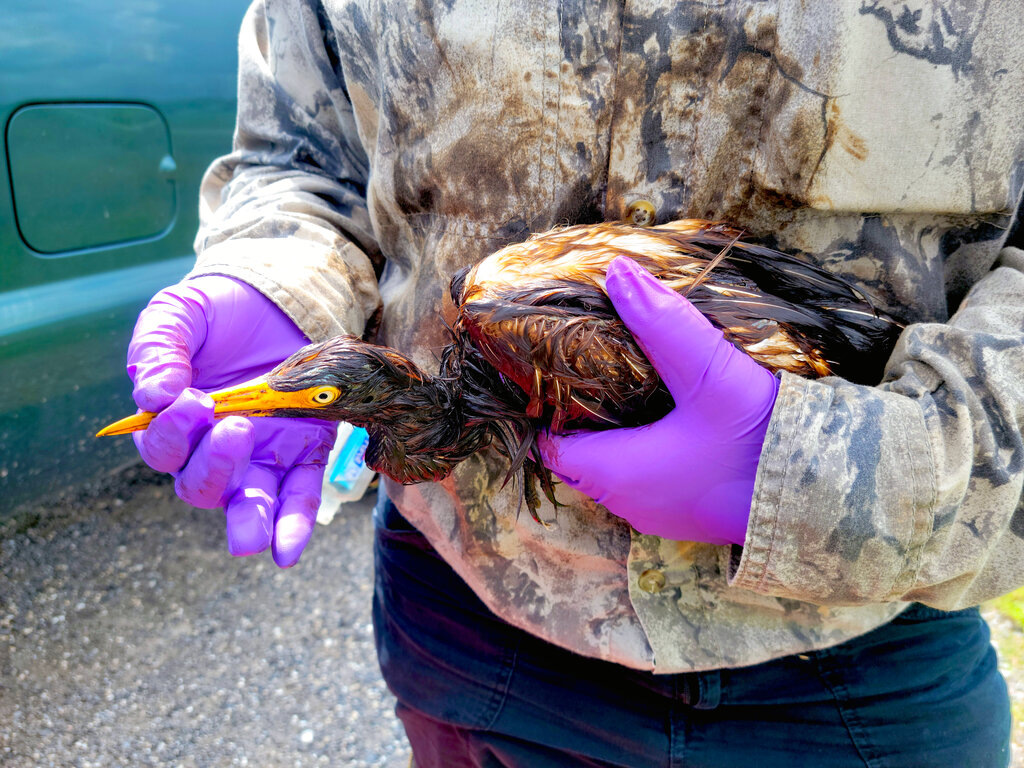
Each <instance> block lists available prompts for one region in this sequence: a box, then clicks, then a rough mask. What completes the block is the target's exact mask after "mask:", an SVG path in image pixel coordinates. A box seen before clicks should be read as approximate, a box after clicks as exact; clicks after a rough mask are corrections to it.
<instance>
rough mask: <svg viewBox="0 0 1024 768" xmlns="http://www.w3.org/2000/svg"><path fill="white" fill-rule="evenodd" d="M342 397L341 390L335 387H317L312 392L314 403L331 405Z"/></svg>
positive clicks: (311, 397) (310, 397)
mask: <svg viewBox="0 0 1024 768" xmlns="http://www.w3.org/2000/svg"><path fill="white" fill-rule="evenodd" d="M339 397H341V392H340V391H338V390H337V389H336V388H334V387H317V388H316V389H314V390H313V392H312V393H311V394H310V396H309V399H310V400H312V401H313V405H330V404H331V403H333V402H334V401H335V400H337V399H338V398H339Z"/></svg>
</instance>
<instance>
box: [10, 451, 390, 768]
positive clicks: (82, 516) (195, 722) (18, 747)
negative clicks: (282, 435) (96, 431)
mask: <svg viewBox="0 0 1024 768" xmlns="http://www.w3.org/2000/svg"><path fill="white" fill-rule="evenodd" d="M371 508H372V500H371V499H369V498H367V499H364V500H363V501H361V502H356V503H353V504H348V505H344V506H343V507H342V509H341V511H340V512H339V514H338V515H337V516H336V517H335V518H334V520H333V521H332V522H331V523H330V524H329V525H326V526H323V525H318V526H317V528H316V531H315V535H314V538H313V541H312V542H311V543H310V545H309V546H308V547H307V549H306V552H305V553H304V554H303V557H302V559H301V560H300V562H299V564H298V565H297V566H296V567H294V568H291V569H288V570H281V569H279V568H277V567H276V566H275V565H274V563H273V561H272V560H271V558H270V554H269V553H264V554H262V555H258V556H253V557H245V558H233V557H231V556H230V555H229V554H228V553H227V550H226V548H225V545H224V531H223V516H222V514H221V513H220V512H219V511H210V510H198V509H193V508H192V507H189V506H187V505H185V504H183V503H182V502H180V501H179V500H178V499H177V498H176V497H175V496H174V493H173V488H172V486H171V485H170V483H169V481H168V479H166V478H164V477H161V476H158V475H156V474H154V473H151V472H149V470H146V469H144V468H141V467H134V468H130V469H128V470H125V471H124V472H122V473H121V474H120V475H119V476H118V477H117V478H114V480H112V481H110V482H100V483H98V487H93V488H91V489H88V490H86V491H83V492H80V493H78V494H77V495H71V496H65V497H64V498H62V499H60V500H58V501H57V502H55V503H53V504H51V505H49V506H47V507H40V508H37V509H36V510H34V511H29V512H27V513H23V514H21V515H20V516H19V517H18V518H16V519H15V520H13V521H12V520H7V521H5V522H4V525H3V526H0V765H3V766H5V767H7V766H9V767H10V768H37V767H38V766H61V768H63V767H64V766H75V767H79V768H88V766H102V767H103V768H114V767H115V766H147V765H159V766H185V767H191V766H218V767H219V766H275V767H276V766H296V767H297V768H301V767H303V766H326V765H330V766H352V767H353V768H362V767H364V766H365V767H370V766H373V767H374V768H377V767H380V768H399V767H404V766H406V765H408V761H409V752H408V745H407V744H406V742H405V737H404V734H403V732H402V729H401V726H400V724H399V723H398V721H397V719H396V718H395V716H394V712H393V706H394V700H393V698H392V696H391V694H390V693H389V692H388V691H387V689H386V688H385V686H384V684H383V682H382V681H381V679H380V673H379V671H378V669H377V663H376V658H375V655H374V649H373V630H372V627H371V623H370V599H371V595H372V551H371V543H370V537H371V520H370V510H371Z"/></svg>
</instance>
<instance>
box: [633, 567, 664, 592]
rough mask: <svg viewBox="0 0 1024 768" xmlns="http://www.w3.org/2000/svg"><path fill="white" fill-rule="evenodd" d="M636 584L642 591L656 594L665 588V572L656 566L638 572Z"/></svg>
mask: <svg viewBox="0 0 1024 768" xmlns="http://www.w3.org/2000/svg"><path fill="white" fill-rule="evenodd" d="M636 584H637V586H638V587H640V589H642V590H643V591H644V592H648V593H650V594H652V595H656V594H658V593H659V592H661V590H663V589H664V588H665V574H664V573H663V572H661V571H659V570H658V569H657V568H648V569H647V570H646V571H644V572H643V573H641V574H640V576H639V578H638V579H637V580H636Z"/></svg>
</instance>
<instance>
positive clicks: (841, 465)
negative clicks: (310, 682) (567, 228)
mask: <svg viewBox="0 0 1024 768" xmlns="http://www.w3.org/2000/svg"><path fill="white" fill-rule="evenodd" d="M1022 10H1024V9H1022V7H1021V4H1020V3H1019V2H1012V1H1011V0H992V2H990V3H986V4H984V5H982V6H973V5H970V4H952V3H942V2H938V1H937V0H910V1H909V2H902V1H901V2H889V1H888V0H872V1H871V2H858V3H853V2H841V3H824V4H823V3H817V4H807V3H802V2H796V0H779V1H778V2H770V3H765V2H740V1H738V0H736V1H734V2H722V3H693V2H667V1H662V0H652V2H650V3H645V4H643V5H642V7H634V4H631V3H627V4H620V3H606V2H583V3H532V2H525V1H524V2H519V3H495V4H490V5H486V6H481V5H479V4H476V3H471V2H468V0H450V1H448V2H444V3H431V2H424V3H416V4H412V3H361V2H356V1H355V0H352V1H349V0H322V1H321V2H313V1H312V0H257V1H256V2H255V3H254V4H253V5H252V7H251V8H250V10H249V12H248V13H247V15H246V17H245V21H244V24H243V27H242V32H241V36H240V49H239V50H240V85H239V104H238V122H237V130H236V136H235V147H234V151H233V152H232V153H231V154H229V155H227V156H225V157H223V158H221V159H219V160H218V161H216V162H215V163H214V164H213V166H212V167H211V168H210V170H209V171H208V173H207V175H206V177H205V179H204V182H203V186H202V190H201V212H202V224H201V230H200V232H199V234H198V237H197V240H196V249H197V253H198V258H197V263H196V267H195V269H194V270H193V271H192V272H191V273H190V275H188V277H187V278H186V279H184V280H183V281H182V282H181V283H179V284H178V285H176V286H172V287H170V288H168V289H166V290H164V291H162V292H160V293H159V294H158V295H157V296H156V297H155V298H154V300H153V302H152V303H151V304H150V306H149V307H148V308H147V309H146V310H145V311H144V312H143V313H142V315H141V316H140V319H139V322H138V325H137V327H136V330H135V334H134V337H133V340H132V343H131V346H130V348H129V355H128V358H129V367H128V368H129V374H130V375H131V377H132V379H133V381H134V386H135V390H134V394H135V399H136V401H137V403H138V405H139V407H140V408H143V409H146V410H155V411H160V415H159V416H157V418H156V419H155V421H154V422H153V423H152V425H151V426H150V428H149V429H148V430H147V431H146V432H143V433H138V434H137V435H136V440H137V443H138V445H139V450H140V452H141V454H142V456H143V457H144V458H145V460H146V461H147V462H148V463H149V464H150V465H152V466H153V467H155V468H156V469H159V470H162V471H167V472H172V473H173V474H174V475H175V477H176V481H175V482H176V490H177V492H178V494H179V495H180V496H181V497H182V498H183V499H184V500H186V501H187V502H189V503H191V504H194V505H197V506H201V507H210V508H214V507H223V508H224V510H225V515H226V526H227V542H228V549H229V550H230V552H231V553H232V554H235V555H247V554H253V553H257V552H261V551H264V550H266V549H267V548H270V549H271V551H272V554H273V557H274V560H275V561H276V562H277V563H278V564H279V565H281V566H283V567H287V566H292V565H294V564H295V563H296V562H297V561H298V559H299V556H300V554H301V552H302V550H303V548H304V547H305V546H306V544H307V542H308V541H309V539H310V536H311V533H312V530H313V522H314V515H315V510H316V507H317V502H318V495H319V488H320V483H321V481H322V476H323V464H324V461H325V457H326V456H327V452H328V450H329V447H330V444H331V442H332V440H333V427H332V426H331V425H329V424H325V423H322V422H317V421H314V420H309V421H294V420H293V421H288V420H279V419H269V418H267V419H253V420H252V421H249V420H246V419H242V418H237V417H234V418H225V419H223V420H220V421H215V420H214V419H213V418H212V411H211V407H210V402H209V400H208V399H207V398H206V397H205V396H204V395H203V394H202V393H201V390H204V389H211V388H216V387H221V386H224V385H227V384H230V383H234V382H239V381H242V380H245V379H247V378H250V377H252V376H254V375H256V374H257V373H260V372H262V371H264V370H266V369H267V368H269V367H271V366H272V365H273V364H274V363H276V362H277V361H279V360H281V359H282V358H284V357H285V356H286V355H288V354H289V353H291V352H293V351H294V350H295V349H297V348H299V347H300V346H301V345H302V344H304V343H305V342H306V341H307V340H314V341H316V340H322V339H324V338H326V337H329V336H331V335H334V334H338V333H341V332H348V333H352V334H356V335H360V334H362V335H365V336H366V337H367V338H372V339H375V340H376V341H378V342H379V343H384V344H387V345H390V346H393V347H396V348H398V349H401V350H403V351H404V352H406V353H409V354H411V355H412V356H413V357H414V359H416V361H417V363H419V364H421V365H423V366H424V367H426V368H428V369H431V368H434V367H436V364H437V361H436V354H437V352H438V350H439V349H440V348H441V347H442V346H443V344H444V343H445V340H446V339H445V329H444V326H443V323H442V321H441V320H440V317H439V313H440V308H441V305H442V297H443V295H444V293H445V291H446V289H447V284H448V281H449V280H450V278H451V276H452V274H453V273H454V272H455V271H456V270H457V269H458V268H460V267H462V266H464V265H467V264H470V263H473V262H475V261H477V260H478V259H480V258H482V257H483V256H485V255H487V254H488V253H490V252H493V251H494V250H496V249H497V248H499V247H500V246H502V245H505V244H507V243H509V242H512V241H516V240H521V239H523V238H525V237H526V236H528V235H529V234H530V233H532V232H537V231H542V230H545V229H548V228H550V227H552V226H555V225H558V224H560V223H584V222H597V221H602V220H609V219H618V218H621V217H622V216H624V214H625V211H626V210H627V209H628V206H629V205H630V204H631V203H633V202H636V201H638V200H643V201H647V202H649V203H650V204H651V205H652V206H653V208H654V210H655V211H656V212H657V217H658V220H660V221H667V220H671V219H676V218H684V217H700V218H706V219H712V220H722V221H728V222H730V223H732V224H734V225H736V226H739V227H742V228H743V229H744V230H745V231H746V232H748V233H749V234H750V235H752V236H755V237H759V238H762V239H763V240H765V241H766V242H768V243H770V244H772V245H773V246H775V247H778V248H781V249H783V250H789V251H793V252H798V253H802V254H805V255H806V256H807V257H808V258H811V259H814V260H817V261H818V262H819V263H820V264H822V265H824V266H826V267H827V268H828V269H830V270H832V271H834V272H836V273H838V274H840V275H842V276H844V277H846V278H847V279H849V280H851V281H853V282H854V283H855V284H856V285H857V286H858V287H859V288H860V289H862V290H863V291H864V292H865V293H867V294H869V295H871V296H872V297H874V299H875V300H876V301H877V302H878V303H879V304H880V305H881V306H882V308H884V309H885V310H886V311H888V312H889V313H891V314H892V315H894V316H895V317H897V318H898V319H899V320H901V321H902V322H903V323H905V324H906V327H905V330H904V331H903V333H902V335H901V338H900V340H899V342H898V344H897V346H896V348H895V350H894V351H893V353H892V355H891V357H890V359H889V362H888V365H887V367H886V371H885V376H884V379H883V380H882V381H880V382H878V383H877V384H876V385H874V386H864V385H855V384H852V383H850V382H848V381H845V380H843V379H840V378H836V377H830V378H825V379H818V380H809V379H803V378H799V377H796V376H791V375H782V376H781V377H779V378H775V377H773V376H771V375H770V374H767V373H766V372H765V371H764V370H762V369H760V368H758V367H757V366H752V365H751V364H750V361H749V359H748V358H746V357H745V356H743V355H741V354H738V353H736V354H734V350H733V349H732V348H731V347H730V346H729V345H728V344H726V343H725V342H724V341H723V340H722V338H721V336H720V334H718V333H717V332H716V331H714V330H713V329H711V328H710V326H708V325H707V324H706V323H702V320H701V318H700V317H699V316H695V315H694V313H693V311H692V308H690V306H689V304H688V303H687V302H686V301H685V300H684V299H681V298H679V297H677V296H676V295H675V294H671V293H665V292H664V291H662V290H661V289H660V287H659V285H658V284H657V282H656V281H653V280H652V279H648V278H646V276H645V275H644V274H641V273H640V272H638V271H637V270H636V269H635V268H634V267H633V266H632V265H631V263H630V262H629V261H628V260H618V261H617V262H616V264H615V265H614V266H613V268H612V271H611V272H610V274H609V277H608V290H609V294H610V296H611V298H612V300H613V302H614V304H615V306H616V308H617V310H618V311H619V312H620V314H621V315H622V317H623V319H624V320H625V321H626V322H627V324H628V326H629V328H630V330H631V331H632V332H633V333H634V335H635V336H636V337H637V338H638V340H639V341H640V343H641V344H642V346H643V347H644V349H645V351H646V352H647V354H648V356H649V357H650V358H651V359H652V362H654V364H655V365H656V367H657V369H658V371H659V373H660V375H661V376H662V377H663V378H664V379H665V381H666V382H667V383H668V385H669V386H670V388H671V389H672V392H673V395H674V399H675V403H676V406H675V409H674V410H673V412H672V413H671V414H670V415H669V416H667V417H666V418H665V419H664V420H662V421H661V422H657V423H656V424H655V425H653V426H651V427H648V428H641V429H640V430H626V431H619V430H612V431H607V432H604V433H601V434H589V433H582V434H573V435H548V434H544V435H542V437H541V439H540V443H541V446H542V450H543V456H544V460H545V462H546V463H547V464H548V465H549V467H550V468H551V469H552V470H553V471H554V472H555V473H556V474H557V475H558V476H559V477H561V478H562V480H563V481H564V482H563V483H562V484H560V485H558V486H557V495H558V498H559V501H560V502H561V503H562V505H563V506H561V507H559V508H558V509H557V510H555V509H553V508H551V507H550V506H548V505H547V503H545V506H543V507H542V508H541V514H542V516H543V517H544V518H545V519H546V520H549V521H552V524H551V525H550V526H549V527H544V526H540V525H537V524H536V523H535V522H534V521H533V520H531V519H530V518H529V516H528V515H521V516H520V515H518V514H517V509H518V503H519V499H518V495H517V493H516V491H515V489H513V488H512V487H511V485H510V486H508V487H506V486H504V485H503V482H504V472H505V465H504V463H503V461H502V460H501V459H500V457H498V456H497V455H496V454H495V453H494V452H493V451H492V450H485V451H482V452H480V453H478V454H475V455H474V456H473V457H471V458H470V459H469V460H467V461H466V462H464V463H463V464H462V465H460V466H459V467H458V468H457V470H456V471H455V472H454V473H453V474H452V476H450V477H449V478H447V479H446V480H444V481H442V482H439V483H424V484H419V485H410V486H404V487H403V486H399V485H396V484H394V483H392V482H389V481H387V480H386V479H385V480H384V482H383V484H382V489H383V494H382V496H381V499H380V502H379V503H378V507H377V510H376V511H375V522H376V526H375V529H376V534H375V536H376V540H375V556H376V589H375V597H374V619H375V627H376V636H377V644H378V655H379V661H380V664H381V669H382V672H383V674H384V678H385V680H386V682H387V683H388V685H389V687H390V688H391V689H392V691H393V692H394V693H395V695H396V697H397V701H398V704H397V711H398V714H399V716H400V717H401V719H402V721H403V724H404V725H405V728H406V732H407V734H408V736H409V739H410V743H411V745H412V750H413V754H414V761H415V764H416V765H419V766H424V767H425V766H440V765H444V766H530V767H531V768H537V767H538V766H540V767H543V766H568V765H581V766H613V765H614V766H645V767H646V766H677V765H688V766H735V765H742V764H756V765H758V766H775V765H793V764H797V765H822V766H824V765H827V766H847V765H850V766H853V765H858V766H863V765H872V766H882V765H893V766H895V765H899V766H914V765H921V766H925V765H926V766H930V767H931V768H935V767H936V766H957V768H963V767H964V766H999V765H1006V764H1007V763H1008V760H1009V751H1008V743H1009V727H1010V726H1009V723H1010V715H1009V703H1008V697H1007V691H1006V686H1005V684H1004V682H1003V680H1002V678H1001V677H1000V675H999V672H998V670H997V667H996V662H995V656H994V652H993V650H992V648H991V646H990V644H989V638H988V631H987V627H986V626H985V624H984V621H983V620H982V619H981V618H980V615H979V613H978V611H977V609H976V607H975V606H977V605H978V604H979V603H980V602H982V601H984V600H986V599H988V598H991V597H994V596H996V595H999V594H1001V593H1005V592H1007V591H1010V590H1012V589H1014V588H1016V587H1018V586H1019V585H1021V584H1024V541H1022V537H1024V505H1022V504H1021V487H1022V482H1024V460H1022V457H1024V440H1022V426H1021V420H1022V417H1024V397H1022V394H1024V393H1022V391H1021V383H1020V382H1021V381H1024V344H1022V341H1024V252H1022V251H1020V250H1018V249H1015V248H1012V247H1004V245H1005V241H1006V237H1007V232H1008V230H1009V229H1010V227H1011V224H1012V222H1013V220H1014V212H1015V210H1016V209H1017V207H1018V205H1019V203H1020V199H1021V191H1022V184H1024V174H1022V173H1021V169H1022V168H1024V134H1022V133H1021V131H1020V130H1019V126H1018V120H1017V118H1018V117H1019V113H1020V109H1021V106H1022V104H1021V99H1022V97H1021V94H1022V93H1024V64H1022V62H1021V57H1020V55H1019V49H1020V47H1019V45H1018V41H1017V40H1016V27H1017V23H1016V22H1017V21H1018V20H1019V18H1020V14H1021V11H1022ZM595 499H596V500H597V501H595ZM599 502H601V503H599Z"/></svg>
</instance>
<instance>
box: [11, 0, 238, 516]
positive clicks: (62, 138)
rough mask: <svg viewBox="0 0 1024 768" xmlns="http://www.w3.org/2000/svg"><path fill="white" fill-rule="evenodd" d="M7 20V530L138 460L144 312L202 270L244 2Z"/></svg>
mask: <svg viewBox="0 0 1024 768" xmlns="http://www.w3.org/2000/svg"><path fill="white" fill-rule="evenodd" d="M8 5H9V7H8V8H6V9H5V12H4V23H3V24H2V25H0V72H2V73H3V74H2V76H0V82H2V84H3V85H2V87H0V125H2V126H3V133H2V136H0V142H2V147H3V157H4V160H3V169H2V173H3V174H4V178H3V180H2V183H0V520H2V519H4V518H5V517H7V516H9V515H11V514H13V513H14V512H15V511H16V510H17V508H18V507H19V506H20V505H22V504H25V503H27V502H30V501H38V500H40V499H45V498H47V497H48V496H50V495H52V494H55V493H56V492H58V491H61V490H65V489H68V488H71V487H74V486H75V485H77V484H79V483H81V482H83V481H86V480H89V479H91V478H95V477H97V476H98V475H101V474H106V473H109V472H110V471H111V470H112V469H113V468H116V467H119V466H123V465H125V464H126V463H128V462H130V461H134V460H135V459H136V458H137V453H136V452H135V448H134V446H133V445H132V442H131V441H130V440H96V439H94V438H93V434H94V433H95V432H96V431H97V429H99V428H100V427H101V426H103V425H104V424H106V423H107V422H109V421H111V420H112V419H115V418H118V417H120V416H123V415H125V414H126V413H131V412H132V411H133V410H134V404H133V402H132V400H131V391H130V389H131V388H130V383H129V381H128V379H127V376H126V374H125V362H124V360H125V351H126V348H127V344H128V340H129V337H130V335H131V330H132V327H133V324H134V321H135V317H136V316H137V315H138V313H139V310H141V309H142V307H144V306H145V304H146V302H147V300H148V299H149V298H150V297H151V296H152V295H153V294H154V293H155V292H156V291H157V290H159V289H160V288H162V287H164V286H166V285H168V284H170V283H173V282H175V281H176V280H178V279H179V278H180V277H181V276H182V275H184V274H185V272H186V271H187V270H188V269H189V267H190V265H191V264H192V261H193V256H192V240H193V238H194V236H195V232H196V227H197V225H198V187H199V181H200V178H201V176H202V174H203V171H204V170H205V169H206V167H207V166H208V165H209V163H210V161H211V160H213V158H214V157H216V156H217V155H220V154H223V153H224V152H226V151H229V150H230V146H231V133H232V129H233V125H234V110H235V93H236V51H237V35H238V29H239V26H240V24H241V19H242V15H243V14H244V12H245V8H246V6H247V5H248V0H220V1H219V2H215V3H210V2H200V1H199V0H173V1H172V0H153V2H148V3H136V2H132V1H131V0H82V2H76V3H63V2H56V1H55V0H41V2H34V3H13V4H8Z"/></svg>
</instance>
